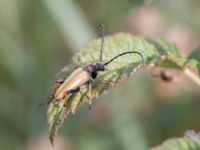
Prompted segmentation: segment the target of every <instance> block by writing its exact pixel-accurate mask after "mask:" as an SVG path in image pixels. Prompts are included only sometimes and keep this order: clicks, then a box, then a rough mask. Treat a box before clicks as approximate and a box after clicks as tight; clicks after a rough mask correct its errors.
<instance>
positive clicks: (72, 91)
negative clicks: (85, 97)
mask: <svg viewBox="0 0 200 150" xmlns="http://www.w3.org/2000/svg"><path fill="white" fill-rule="evenodd" d="M78 91H80V87H77V88H76V89H71V90H68V91H66V92H65V94H64V98H63V99H64V107H65V106H66V105H67V100H68V98H67V97H68V96H69V95H70V94H74V93H76V92H78Z"/></svg>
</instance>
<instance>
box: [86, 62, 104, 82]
mask: <svg viewBox="0 0 200 150" xmlns="http://www.w3.org/2000/svg"><path fill="white" fill-rule="evenodd" d="M84 70H85V71H87V72H88V73H89V74H90V75H91V76H92V78H93V79H95V78H96V76H97V72H99V71H104V64H101V63H96V64H95V65H92V64H90V65H87V66H85V67H84Z"/></svg>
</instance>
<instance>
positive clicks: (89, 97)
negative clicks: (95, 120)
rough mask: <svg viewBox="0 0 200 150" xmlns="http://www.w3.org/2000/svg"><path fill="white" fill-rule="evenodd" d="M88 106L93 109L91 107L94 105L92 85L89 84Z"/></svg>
mask: <svg viewBox="0 0 200 150" xmlns="http://www.w3.org/2000/svg"><path fill="white" fill-rule="evenodd" d="M87 97H88V100H87V102H88V104H89V109H91V105H92V84H89V87H88V95H87Z"/></svg>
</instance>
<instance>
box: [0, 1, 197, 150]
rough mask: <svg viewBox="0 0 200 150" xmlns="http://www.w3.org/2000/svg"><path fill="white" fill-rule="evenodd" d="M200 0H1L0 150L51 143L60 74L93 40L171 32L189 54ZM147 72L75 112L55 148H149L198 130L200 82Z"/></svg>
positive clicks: (26, 149) (40, 148)
mask: <svg viewBox="0 0 200 150" xmlns="http://www.w3.org/2000/svg"><path fill="white" fill-rule="evenodd" d="M199 16H200V1H199V0H176V1H174V0H168V1H166V0H145V1H144V0H101V1H100V0H92V1H91V0H74V1H73V0H41V1H39V0H32V1H27V0H0V99H1V101H0V102H1V104H0V149H1V150H36V149H37V150H44V149H48V150H50V149H53V148H52V147H51V145H50V142H49V141H48V135H47V124H46V108H45V107H43V108H39V107H38V104H40V103H41V102H42V101H43V100H45V98H46V97H47V94H48V89H49V87H50V85H51V83H52V81H53V80H54V79H55V78H54V77H55V74H56V73H57V72H59V70H60V69H61V68H62V67H63V66H64V65H66V64H67V63H68V62H70V59H71V57H72V56H73V54H74V53H76V52H77V51H78V50H79V49H80V48H81V47H83V46H84V44H86V42H88V41H89V40H91V39H93V38H97V37H99V33H98V28H97V25H98V24H100V23H104V25H105V27H106V29H105V32H106V33H105V34H106V35H107V34H114V33H117V32H120V31H125V32H130V33H132V34H135V35H136V36H139V37H144V38H146V37H154V36H165V37H167V38H168V39H170V40H172V41H174V42H175V43H176V44H177V46H178V48H179V49H180V50H181V51H180V53H181V55H183V56H187V55H188V53H189V52H190V51H191V50H192V49H194V48H195V47H197V46H198V44H199V40H200V17H199ZM151 71H152V70H142V71H140V72H138V73H136V74H135V76H134V77H132V78H131V79H129V81H128V82H127V81H126V82H124V83H123V84H121V85H120V86H118V87H116V88H114V89H111V90H110V91H109V93H108V94H107V95H106V96H103V97H101V98H100V99H99V100H94V103H93V106H92V109H91V110H88V106H84V107H81V108H80V109H79V110H78V112H77V113H76V114H75V115H70V116H69V117H68V118H67V119H66V121H65V123H64V125H63V127H62V129H61V130H60V131H59V134H58V135H57V137H56V140H55V147H56V148H55V149H57V150H64V149H65V150H66V149H67V150H133V149H135V150H146V149H147V148H148V147H152V146H156V145H158V144H160V143H161V142H162V141H164V140H165V139H167V138H170V137H176V136H182V135H183V133H184V131H185V130H187V129H194V130H196V131H199V130H200V119H199V116H198V115H199V114H200V109H199V107H200V93H199V87H197V85H195V84H194V83H192V82H191V81H189V80H188V79H187V78H186V77H184V76H179V77H178V79H177V80H178V81H176V82H164V81H161V80H160V79H155V78H153V77H151V75H150V74H151V73H150V72H151Z"/></svg>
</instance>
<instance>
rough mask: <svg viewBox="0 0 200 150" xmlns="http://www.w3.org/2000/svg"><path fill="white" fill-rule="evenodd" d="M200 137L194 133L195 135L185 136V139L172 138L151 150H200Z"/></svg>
mask: <svg viewBox="0 0 200 150" xmlns="http://www.w3.org/2000/svg"><path fill="white" fill-rule="evenodd" d="M199 136H200V135H199V134H196V133H193V135H191V136H187V135H185V136H184V137H183V138H172V139H169V140H167V141H165V142H164V143H163V144H161V145H160V146H157V147H154V148H151V149H150V150H200V145H199V143H200V138H199Z"/></svg>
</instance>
